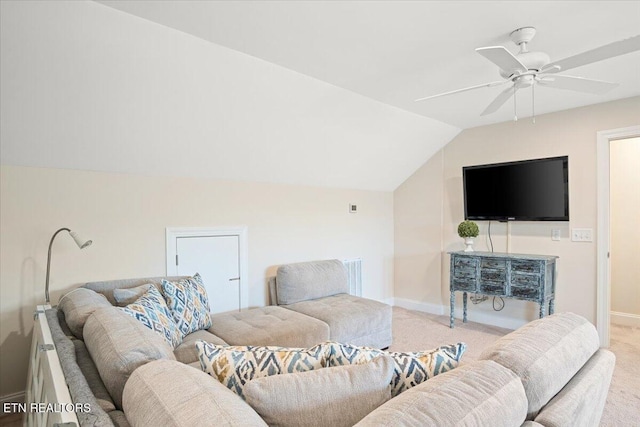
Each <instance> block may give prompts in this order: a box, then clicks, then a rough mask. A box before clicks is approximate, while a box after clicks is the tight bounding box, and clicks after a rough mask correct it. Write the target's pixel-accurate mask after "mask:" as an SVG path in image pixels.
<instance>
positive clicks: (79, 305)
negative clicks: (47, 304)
mask: <svg viewBox="0 0 640 427" xmlns="http://www.w3.org/2000/svg"><path fill="white" fill-rule="evenodd" d="M104 307H111V304H110V303H109V301H108V300H107V298H105V296H104V295H102V294H99V293H97V292H95V291H92V290H90V289H87V288H77V289H74V290H72V291H71V292H68V293H66V294H65V295H63V296H62V298H60V301H59V302H58V309H60V310H62V312H63V313H64V320H65V322H66V323H67V325H68V326H69V330H70V331H71V333H72V334H73V335H74V336H75V337H76V338H78V339H82V329H83V328H84V324H85V322H86V321H87V319H88V318H89V316H90V315H91V313H93V312H94V311H96V310H97V309H99V308H104Z"/></svg>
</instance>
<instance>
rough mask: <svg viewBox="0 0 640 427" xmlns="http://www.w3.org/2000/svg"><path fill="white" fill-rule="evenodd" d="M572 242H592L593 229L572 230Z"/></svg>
mask: <svg viewBox="0 0 640 427" xmlns="http://www.w3.org/2000/svg"><path fill="white" fill-rule="evenodd" d="M571 241H572V242H593V229H591V228H572V229H571Z"/></svg>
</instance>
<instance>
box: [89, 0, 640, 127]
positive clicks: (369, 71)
mask: <svg viewBox="0 0 640 427" xmlns="http://www.w3.org/2000/svg"><path fill="white" fill-rule="evenodd" d="M99 1H100V2H101V3H103V4H106V5H108V6H111V7H114V8H117V9H120V10H122V11H125V12H128V13H131V14H134V15H137V16H140V17H142V18H145V19H148V20H150V21H153V22H157V23H160V24H162V25H166V26H168V27H171V28H175V29H178V30H180V31H183V32H186V33H188V34H192V35H195V36H197V37H200V38H203V39H205V40H209V41H211V42H214V43H217V44H220V45H222V46H226V47H228V48H231V49H234V50H237V51H240V52H244V53H247V54H249V55H252V56H255V57H258V58H261V59H264V60H265V61H269V62H272V63H275V64H278V65H281V66H283V67H286V68H289V69H292V70H295V71H298V72H300V73H303V74H306V75H309V76H312V77H315V78H317V79H320V80H322V81H325V82H328V83H331V84H334V85H336V86H338V87H342V88H345V89H348V90H350V91H353V92H356V93H358V94H361V95H364V96H366V97H369V98H372V99H375V100H378V101H381V102H384V103H386V104H389V105H393V106H395V107H398V108H401V109H403V110H406V111H410V112H413V113H417V114H420V115H422V116H426V117H430V118H434V119H437V120H440V121H442V122H445V123H449V124H451V125H454V126H456V127H458V128H463V129H464V128H470V127H475V126H482V125H486V124H490V123H497V122H502V121H507V120H512V119H513V117H514V104H513V102H508V103H506V104H505V105H504V106H503V107H502V108H501V109H500V110H498V111H497V112H496V113H494V114H491V115H488V116H484V117H481V116H480V113H481V112H482V111H483V110H484V109H485V107H486V106H487V105H488V104H489V103H490V102H491V101H492V100H493V99H494V98H495V97H496V96H497V95H498V93H500V92H501V91H502V90H504V89H503V88H502V87H492V88H483V89H478V90H475V91H471V92H465V93H460V94H456V95H452V96H448V97H444V98H437V99H433V100H429V101H424V102H414V100H415V99H416V98H420V97H424V96H428V95H433V94H437V93H441V92H447V91H451V90H455V89H459V88H464V87H469V86H474V85H479V84H482V83H488V82H493V81H496V80H500V76H499V75H498V70H497V67H496V66H494V65H493V64H492V63H490V62H489V61H488V60H486V59H485V58H483V57H481V56H480V55H478V54H477V53H476V52H475V51H474V49H475V48H477V47H482V46H495V45H501V46H505V47H507V48H508V49H509V50H510V51H511V52H513V53H516V52H517V50H518V49H517V47H516V46H515V45H514V44H513V43H512V42H511V40H510V39H509V33H510V32H511V31H513V30H515V29H517V28H520V27H524V26H534V27H535V28H536V29H537V34H536V36H535V38H534V39H533V41H532V42H531V43H530V44H529V49H530V50H538V51H544V52H546V53H547V54H548V55H549V56H550V57H551V60H552V61H555V60H559V59H562V58H565V57H568V56H572V55H575V54H578V53H581V52H584V51H587V50H591V49H594V48H596V47H599V46H602V45H605V44H608V43H612V42H615V41H618V40H621V39H625V38H629V37H631V36H635V35H638V34H640V2H638V1H313V2H312V1H186V0H182V1H165V0H159V1H150V0H133V1H132V0H129V1H113V0H99ZM567 74H570V75H573V76H579V77H586V78H591V79H596V80H604V81H611V82H615V83H620V85H619V86H618V87H617V88H615V89H614V90H612V91H611V92H609V93H606V94H604V95H592V94H585V93H579V92H573V91H568V90H558V89H550V88H546V87H540V88H539V89H538V90H537V91H536V93H535V112H536V114H542V113H548V112H554V111H559V110H565V109H569V108H574V107H579V106H584V105H589V104H596V103H601V102H606V101H611V100H615V99H621V98H626V97H631V96H636V95H640V51H636V52H634V53H630V54H627V55H624V56H620V57H617V58H612V59H609V60H606V61H602V62H599V63H595V64H591V65H587V66H583V67H580V68H576V69H573V70H570V72H568V73H567ZM516 101H517V115H518V116H520V117H526V116H530V115H531V114H532V94H531V92H530V91H528V90H522V91H520V92H519V93H518V95H517V98H516Z"/></svg>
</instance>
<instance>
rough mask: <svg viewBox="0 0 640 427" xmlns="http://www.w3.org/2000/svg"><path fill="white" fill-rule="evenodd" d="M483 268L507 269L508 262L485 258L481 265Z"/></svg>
mask: <svg viewBox="0 0 640 427" xmlns="http://www.w3.org/2000/svg"><path fill="white" fill-rule="evenodd" d="M480 266H481V267H482V268H498V269H500V268H502V269H504V268H507V261H506V260H504V259H496V258H483V259H482V263H481V264H480Z"/></svg>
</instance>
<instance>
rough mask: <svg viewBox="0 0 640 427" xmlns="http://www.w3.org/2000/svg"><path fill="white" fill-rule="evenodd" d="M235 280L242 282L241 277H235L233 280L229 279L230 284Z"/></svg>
mask: <svg viewBox="0 0 640 427" xmlns="http://www.w3.org/2000/svg"><path fill="white" fill-rule="evenodd" d="M234 280H240V278H239V277H234V278H233V279H229V281H230V282H233V281H234Z"/></svg>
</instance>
